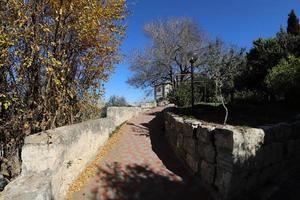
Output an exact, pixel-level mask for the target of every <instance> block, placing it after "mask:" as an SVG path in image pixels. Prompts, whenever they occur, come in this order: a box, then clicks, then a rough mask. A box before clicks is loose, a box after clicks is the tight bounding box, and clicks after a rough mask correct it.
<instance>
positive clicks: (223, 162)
mask: <svg viewBox="0 0 300 200" xmlns="http://www.w3.org/2000/svg"><path fill="white" fill-rule="evenodd" d="M217 166H218V167H219V168H222V169H224V170H226V171H229V172H231V173H233V169H234V157H233V154H232V153H231V152H230V151H229V150H228V149H224V148H219V147H218V148H217Z"/></svg>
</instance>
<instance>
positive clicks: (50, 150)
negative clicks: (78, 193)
mask: <svg viewBox="0 0 300 200" xmlns="http://www.w3.org/2000/svg"><path fill="white" fill-rule="evenodd" d="M141 112H142V109H141V108H139V107H110V108H108V110H107V117H106V118H100V119H96V120H89V121H86V122H82V123H79V124H73V125H70V126H63V127H59V128H56V129H53V130H48V131H45V132H41V133H38V134H34V135H30V136H28V137H26V138H25V144H24V146H23V148H22V153H21V155H22V172H21V175H20V176H19V177H18V178H16V179H15V180H14V181H12V182H11V183H10V184H8V185H7V186H6V187H5V190H4V191H3V192H2V194H1V195H0V199H1V200H2V199H3V200H53V199H55V200H56V199H57V200H61V199H64V196H65V194H66V192H67V190H68V186H69V184H71V183H72V182H73V181H74V180H75V179H76V178H77V176H78V175H79V174H80V173H81V172H82V171H83V170H84V168H85V166H86V165H87V164H88V163H89V162H90V161H91V160H92V159H93V158H94V157H95V155H96V154H97V152H98V151H99V149H100V148H101V146H103V144H104V143H105V142H106V141H107V139H108V138H109V134H110V133H112V132H113V131H114V130H115V128H116V127H117V126H119V125H120V124H122V123H123V122H125V121H126V120H129V119H130V118H132V117H133V116H135V115H137V114H139V113H141Z"/></svg>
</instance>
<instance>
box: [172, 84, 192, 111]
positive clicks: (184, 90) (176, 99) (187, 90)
mask: <svg viewBox="0 0 300 200" xmlns="http://www.w3.org/2000/svg"><path fill="white" fill-rule="evenodd" d="M167 98H168V100H169V101H170V103H174V104H175V105H177V106H188V105H190V104H191V98H192V95H191V86H190V85H189V84H186V83H182V84H180V85H179V86H178V87H176V88H174V89H173V90H172V91H171V92H170V93H169V94H168V97H167Z"/></svg>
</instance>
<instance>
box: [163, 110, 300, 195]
mask: <svg viewBox="0 0 300 200" xmlns="http://www.w3.org/2000/svg"><path fill="white" fill-rule="evenodd" d="M164 115H165V130H166V138H167V140H168V141H169V143H170V144H171V146H172V148H173V150H174V152H175V154H176V155H177V156H178V157H179V158H180V159H181V160H182V161H183V162H184V163H185V164H186V166H187V167H188V169H189V170H190V171H191V172H192V173H194V175H195V176H197V177H199V180H200V181H201V183H203V185H204V186H206V187H207V188H208V189H209V190H210V191H211V192H212V194H213V195H214V196H215V198H216V199H246V198H245V197H246V196H243V195H245V194H247V196H248V197H250V196H251V194H250V193H251V192H253V191H255V193H252V194H259V192H258V191H259V189H260V190H261V188H264V187H263V186H266V185H267V184H270V183H272V184H279V183H282V182H284V181H285V180H286V179H288V178H291V177H292V174H293V172H294V170H297V169H299V167H300V161H299V160H300V121H297V122H293V123H290V124H287V123H280V124H276V125H269V126H263V127H260V128H245V127H235V126H228V125H227V126H221V125H213V124H201V122H200V121H197V120H191V119H188V120H187V119H186V120H185V119H183V118H182V117H180V116H178V115H175V114H173V113H171V112H168V111H165V114H164ZM250 199H251V197H250Z"/></svg>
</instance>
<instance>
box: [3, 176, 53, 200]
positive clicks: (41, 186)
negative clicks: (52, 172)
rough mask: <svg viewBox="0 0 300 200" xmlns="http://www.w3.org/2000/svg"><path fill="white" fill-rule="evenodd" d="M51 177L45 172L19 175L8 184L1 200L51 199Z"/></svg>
mask: <svg viewBox="0 0 300 200" xmlns="http://www.w3.org/2000/svg"><path fill="white" fill-rule="evenodd" d="M51 199H53V197H52V194H51V183H50V177H47V176H45V175H44V174H35V175H28V176H19V177H18V178H17V179H15V180H13V181H12V182H11V183H10V184H8V185H7V186H6V187H5V189H4V191H3V193H2V194H1V196H0V200H51Z"/></svg>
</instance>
